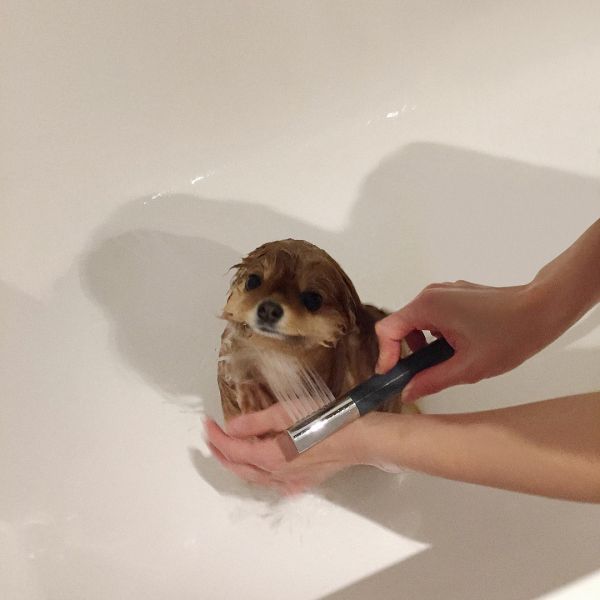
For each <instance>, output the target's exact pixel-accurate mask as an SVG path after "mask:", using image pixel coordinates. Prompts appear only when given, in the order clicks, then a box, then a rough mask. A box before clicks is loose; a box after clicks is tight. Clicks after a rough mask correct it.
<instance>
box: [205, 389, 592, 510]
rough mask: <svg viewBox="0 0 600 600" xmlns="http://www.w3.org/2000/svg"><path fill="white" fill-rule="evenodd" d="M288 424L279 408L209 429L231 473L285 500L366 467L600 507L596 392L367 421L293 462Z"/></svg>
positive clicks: (374, 415)
mask: <svg viewBox="0 0 600 600" xmlns="http://www.w3.org/2000/svg"><path fill="white" fill-rule="evenodd" d="M287 425H288V423H287V422H286V420H285V416H284V413H283V412H282V411H281V410H279V407H278V405H274V406H273V407H271V408H270V409H267V410H264V411H260V412H257V413H252V414H248V415H244V416H242V417H237V418H236V419H233V420H232V421H231V422H230V423H229V426H228V431H227V432H224V431H223V430H222V429H221V428H220V427H219V426H218V425H217V424H216V423H214V422H213V421H209V422H208V423H207V439H208V442H209V444H210V446H211V449H212V451H213V454H214V455H215V456H216V457H217V458H218V460H219V461H220V462H221V463H222V464H223V465H224V466H225V467H227V468H228V469H230V470H231V471H233V472H234V473H236V474H237V475H239V476H240V477H242V478H243V479H246V480H247V481H252V482H254V483H257V484H260V485H264V486H268V487H273V488H275V489H277V490H279V491H280V492H281V493H298V492H301V491H304V490H306V489H309V488H311V487H314V486H315V485H318V484H319V483H321V482H322V481H324V480H325V479H327V478H329V477H331V476H332V475H333V474H334V473H336V472H338V471H340V470H343V469H345V468H348V467H349V466H351V465H355V464H366V465H373V466H376V467H379V468H382V469H384V470H395V469H400V470H401V469H410V470H414V471H421V472H424V473H429V474H431V475H436V476H439V477H444V478H447V479H455V480H459V481H464V482H469V483H475V484H481V485H487V486H492V487H497V488H503V489H508V490H514V491H520V492H525V493H530V494H538V495H543V496H550V497H555V498H565V499H569V500H578V501H582V502H600V392H594V393H590V394H582V395H576V396H565V397H562V398H556V399H552V400H545V401H542V402H534V403H531V404H525V405H519V406H511V407H508V408H501V409H496V410H489V411H484V412H476V413H465V414H453V415H402V414H392V413H371V414H369V415H367V416H365V417H362V418H361V419H358V420H357V421H355V422H354V423H352V424H350V425H348V426H347V427H345V428H343V429H342V430H340V431H339V432H337V433H336V434H335V435H333V436H331V437H330V438H328V439H326V440H324V441H323V442H322V443H320V444H318V445H317V446H315V447H314V448H312V449H311V450H309V451H307V452H305V453H304V454H301V455H299V456H297V457H295V458H293V459H291V460H290V457H289V455H287V454H286V444H285V439H286V438H285V436H287V434H286V433H279V432H281V431H282V430H283V429H285V427H286V426H287ZM265 434H269V435H268V436H267V437H264V438H262V439H261V438H260V437H257V436H263V435H265Z"/></svg>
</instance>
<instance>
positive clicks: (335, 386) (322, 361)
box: [218, 239, 414, 420]
mask: <svg viewBox="0 0 600 600" xmlns="http://www.w3.org/2000/svg"><path fill="white" fill-rule="evenodd" d="M233 268H234V269H236V271H235V274H234V276H233V279H232V282H231V286H230V290H229V295H228V298H227V303H226V305H225V308H224V309H223V314H222V317H223V318H224V319H225V320H226V321H227V325H226V327H225V330H224V331H223V335H222V337H221V349H220V353H219V365H218V383H219V390H220V392H221V403H222V407H223V414H224V416H225V419H226V420H228V419H230V418H232V417H234V416H236V415H239V414H242V413H247V412H252V411H256V410H261V409H264V408H267V407H268V406H270V405H271V404H273V403H274V402H276V399H275V398H274V397H273V395H272V394H271V391H270V390H269V388H268V385H267V384H266V382H265V381H264V379H263V378H262V377H261V375H260V370H259V368H258V365H257V364H256V361H254V360H253V359H252V356H256V353H257V352H258V353H260V352H262V351H275V352H279V353H282V354H286V355H291V356H293V357H295V358H297V359H299V360H300V361H301V362H303V364H305V365H306V366H307V367H309V368H313V369H315V370H316V371H317V372H318V373H319V375H320V376H321V377H322V379H323V380H324V381H325V383H326V384H327V386H328V387H329V388H330V389H331V391H332V393H333V395H334V396H335V397H338V396H340V395H341V394H343V393H344V392H346V391H348V390H349V389H351V388H352V387H354V386H355V385H357V384H358V383H360V382H361V381H364V380H365V379H367V378H368V377H370V376H371V375H373V373H374V369H375V363H376V361H377V355H378V344H377V336H376V335H375V329H374V328H375V323H376V322H377V321H378V320H379V319H381V318H383V317H384V316H385V315H386V313H385V312H384V311H383V310H380V309H378V308H376V307H374V306H371V305H368V304H362V303H361V301H360V299H359V297H358V294H357V293H356V289H355V288H354V285H353V284H352V281H351V280H350V278H349V277H348V276H347V275H346V273H345V272H344V271H343V269H342V268H341V267H340V266H339V265H338V263H337V262H336V261H335V260H333V258H331V257H330V256H329V255H328V254H327V253H326V252H325V251H324V250H321V249H320V248H318V247H317V246H315V245H313V244H310V243H308V242H305V241H302V240H291V239H290V240H281V241H276V242H269V243H267V244H264V245H262V246H260V247H259V248H257V249H256V250H254V251H252V252H251V253H250V254H248V256H246V257H245V258H244V259H243V260H242V262H241V263H239V264H237V265H234V267H233ZM251 274H259V275H260V276H261V278H262V284H261V285H260V287H258V288H257V289H254V290H246V289H245V284H246V281H247V279H248V276H249V275H251ZM307 290H309V291H312V292H316V293H318V294H320V295H321V296H322V298H323V305H322V307H321V308H320V309H319V310H317V311H315V312H310V311H309V310H308V309H307V308H305V306H304V305H303V304H302V302H301V300H300V293H301V292H303V291H307ZM267 299H269V300H273V301H275V302H278V303H279V304H280V305H281V306H282V307H283V309H284V316H283V317H282V319H281V322H279V323H278V324H277V334H273V335H265V334H263V333H261V332H259V331H257V330H256V327H255V325H256V323H255V319H256V308H257V306H258V305H259V304H260V302H262V301H263V300H267ZM275 335H279V337H275ZM403 347H404V353H406V344H403ZM385 408H386V410H390V411H394V412H399V411H400V410H401V408H402V403H401V402H400V400H399V398H394V399H392V400H391V401H389V402H388V403H387V406H386V407H385ZM409 410H411V409H409ZM412 411H414V409H413V410H411V412H412Z"/></svg>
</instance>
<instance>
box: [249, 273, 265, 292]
mask: <svg viewBox="0 0 600 600" xmlns="http://www.w3.org/2000/svg"><path fill="white" fill-rule="evenodd" d="M261 283H262V279H261V278H260V275H257V274H256V273H252V274H251V275H249V276H248V279H246V289H247V290H255V289H256V288H257V287H260V284H261Z"/></svg>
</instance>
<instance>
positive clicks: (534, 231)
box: [0, 0, 600, 600]
mask: <svg viewBox="0 0 600 600" xmlns="http://www.w3.org/2000/svg"><path fill="white" fill-rule="evenodd" d="M2 15H3V16H2V36H1V37H0V57H1V58H0V61H1V65H2V90H1V92H0V102H1V105H0V110H1V114H2V117H1V119H2V121H1V127H2V130H1V134H0V152H1V153H2V156H1V161H0V165H1V166H0V168H1V169H2V171H1V175H0V188H1V192H2V194H1V200H0V201H1V202H2V213H1V216H0V227H1V230H2V231H1V233H2V235H1V239H0V244H1V247H0V248H1V252H0V264H1V269H2V272H1V288H0V292H1V295H0V307H1V308H0V311H1V312H0V315H1V318H2V333H1V338H0V341H1V344H0V351H1V352H2V356H1V360H0V365H1V367H0V373H2V376H1V385H2V390H3V391H2V399H1V417H0V598H2V599H6V600H13V599H14V600H34V599H35V600H39V599H48V600H108V599H110V600H117V599H118V600H129V599H132V600H138V599H144V600H154V599H157V600H158V599H160V600H163V599H165V600H171V599H176V600H187V599H202V600H204V599H206V600H213V599H214V600H219V599H227V600H229V599H232V598H233V599H235V598H240V599H244V600H254V599H257V600H264V599H265V598H268V599H271V598H273V599H276V598H277V599H279V598H285V599H286V600H306V599H316V598H327V599H328V600H333V599H336V600H337V599H339V600H348V599H350V600H352V599H359V598H390V599H391V598H404V599H407V600H413V599H415V600H417V599H418V600H438V599H442V598H443V599H444V600H530V599H533V598H552V599H554V600H557V599H561V600H563V599H569V600H571V599H575V598H597V597H600V507H598V506H589V505H579V504H572V503H567V502H559V501H552V500H546V499H541V498H535V497H529V496H524V495H519V494H515V493H508V492H502V491H496V490H490V489H485V488H482V487H477V486H471V485H466V484H461V483H455V482H449V481H444V480H439V479H434V478H431V477H427V476H424V475H419V474H409V475H405V476H404V477H400V476H392V475H388V474H383V473H379V472H373V471H370V470H355V471H352V472H351V473H349V474H346V475H344V476H342V477H340V478H338V479H336V480H334V481H333V482H331V483H329V484H328V485H327V486H325V488H324V489H321V490H318V491H316V492H315V493H314V494H311V495H308V496H304V497H301V498H299V499H295V500H289V501H285V502H276V501H275V500H274V499H273V498H272V497H271V496H269V495H267V494H263V493H260V492H257V491H256V490H254V489H252V488H249V487H247V486H245V485H244V484H242V483H241V482H239V481H238V480H236V479H235V478H234V477H233V476H232V475H229V474H228V473H226V472H224V471H223V470H222V469H221V468H220V467H219V465H218V464H217V463H216V462H215V461H213V460H212V459H210V458H208V457H206V456H204V455H203V453H202V448H203V446H202V441H201V425H200V414H201V413H204V412H205V413H209V414H211V415H213V416H219V401H218V394H217V389H216V385H215V364H216V363H215V353H216V348H217V346H218V337H219V333H220V329H221V327H222V323H221V322H220V321H218V320H217V318H216V315H217V314H218V312H219V309H220V307H221V305H222V303H223V301H224V297H225V292H226V289H227V285H228V280H229V276H228V274H227V272H226V271H227V268H228V267H229V266H230V265H232V264H233V263H235V262H236V261H237V260H238V259H239V257H240V255H241V254H243V253H245V252H247V251H249V250H250V249H252V248H254V247H255V246H257V245H258V244H260V243H262V242H264V241H267V240H272V239H277V238H282V237H298V238H304V239H309V240H312V241H314V242H315V243H317V244H319V245H321V246H323V247H324V248H326V249H327V250H328V251H330V253H331V254H332V255H333V256H334V257H335V258H337V259H338V260H339V262H341V263H342V265H343V266H344V268H345V269H346V270H347V271H348V273H349V274H350V275H351V277H352V278H353V280H354V281H355V283H356V285H357V287H358V289H359V292H360V294H361V296H362V297H363V299H364V300H365V301H367V300H368V301H371V302H373V303H376V304H379V305H382V306H386V307H388V308H395V307H399V306H401V305H402V304H403V303H405V302H407V301H408V300H409V299H411V298H412V297H413V296H414V295H415V294H416V293H417V292H418V291H419V290H420V289H421V288H422V287H423V286H425V285H426V284H428V283H430V282H432V281H436V280H453V279H458V278H462V279H469V280H473V281H478V282H481V283H488V284H495V285H504V284H512V283H521V282H524V281H526V280H528V279H529V278H531V277H532V276H533V275H534V274H535V273H536V271H537V269H538V268H539V267H540V266H541V265H543V264H544V263H545V262H547V261H548V260H549V259H550V258H552V257H553V256H555V255H556V254H557V253H559V252H560V251H561V250H562V249H563V248H565V247H566V246H567V245H569V244H570V243H571V242H572V241H573V240H574V239H575V238H576V237H577V236H578V235H579V234H580V233H581V232H582V231H583V230H584V229H585V228H586V227H587V226H588V225H589V224H590V223H591V222H592V221H593V220H594V219H595V218H597V217H598V214H599V212H600V210H599V209H600V183H599V179H598V177H599V165H600V76H599V74H600V35H599V34H598V31H599V29H598V24H599V23H600V4H599V3H598V2H597V1H590V2H573V1H571V2H552V3H550V2H545V1H526V2H522V1H521V2H512V1H511V2H507V1H505V2H497V1H494V2H489V1H480V2H471V3H465V2H457V1H456V2H455V1H448V0H444V1H439V2H416V1H415V2H412V1H410V2H409V1H407V2H404V1H403V2H400V1H398V2H383V1H367V0H365V1H363V2H262V1H261V2H248V1H242V0H237V1H235V0H232V1H227V2H225V1H220V2H218V1H211V2H209V1H206V0H204V1H191V0H176V1H174V2H170V3H162V2H141V1H133V0H132V1H129V2H127V1H126V2H112V1H111V2H100V1H97V2H66V1H64V0H58V1H55V2H37V3H24V2H19V1H17V0H5V2H4V3H3V9H2ZM599 323H600V312H598V310H596V311H595V312H592V313H591V314H590V315H588V316H587V317H586V318H584V319H583V320H582V322H580V323H579V324H578V325H576V326H575V327H574V328H573V329H572V330H571V331H570V332H569V333H567V334H566V335H565V336H563V337H562V338H561V339H559V340H558V341H557V342H556V343H554V344H553V345H552V346H550V347H549V348H547V349H546V350H545V351H544V352H542V353H541V354H540V355H538V356H537V357H535V358H534V359H532V360H530V361H529V362H527V363H526V364H525V365H523V366H522V367H521V368H519V369H517V370H516V371H514V372H512V373H510V374H508V375H505V376H503V377H499V378H497V379H494V380H489V381H486V382H483V383H480V384H477V385H473V386H469V387H460V388H453V389H450V390H447V391H445V392H443V393H440V394H438V395H437V396H435V397H431V398H429V399H427V400H426V402H425V406H426V408H427V409H428V410H430V411H440V412H442V411H463V410H478V409H482V408H488V407H491V406H501V405H508V404H512V403H519V402H528V401H533V400H539V399H543V398H548V397H552V396H557V395H561V394H567V393H575V392H582V391H588V390H592V389H599V388H600V369H599V368H598V365H599V364H600V362H599V359H600V331H599V328H598V324H599Z"/></svg>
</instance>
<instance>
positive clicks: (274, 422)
mask: <svg viewBox="0 0 600 600" xmlns="http://www.w3.org/2000/svg"><path fill="white" fill-rule="evenodd" d="M291 424H292V422H291V418H290V417H288V415H287V414H286V412H285V410H284V409H283V408H282V406H281V405H280V404H279V403H277V404H273V405H272V406H269V408H266V409H265V410H259V411H257V412H252V413H248V414H245V415H241V416H239V417H234V418H233V419H231V420H230V421H229V422H228V423H227V425H226V427H225V429H226V430H227V433H228V434H229V435H231V436H235V437H248V436H253V435H265V434H267V433H278V432H280V431H283V430H284V429H286V428H287V427H289V426H290V425H291Z"/></svg>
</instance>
